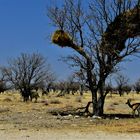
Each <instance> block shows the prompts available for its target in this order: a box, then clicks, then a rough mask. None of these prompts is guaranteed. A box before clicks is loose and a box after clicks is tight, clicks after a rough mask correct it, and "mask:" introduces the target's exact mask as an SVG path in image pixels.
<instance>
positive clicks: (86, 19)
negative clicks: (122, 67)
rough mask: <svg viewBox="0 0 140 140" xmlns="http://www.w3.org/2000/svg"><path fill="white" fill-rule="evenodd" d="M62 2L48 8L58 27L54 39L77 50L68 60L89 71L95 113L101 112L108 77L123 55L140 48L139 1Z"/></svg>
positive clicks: (62, 45) (132, 52)
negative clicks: (60, 4)
mask: <svg viewBox="0 0 140 140" xmlns="http://www.w3.org/2000/svg"><path fill="white" fill-rule="evenodd" d="M63 2H64V3H63V5H62V6H60V7H57V6H54V7H50V8H49V9H48V16H49V18H50V19H51V21H52V23H53V24H54V25H55V27H57V28H58V30H56V32H54V34H53V36H52V41H53V43H55V44H57V45H59V46H61V47H70V48H72V49H73V50H75V52H77V54H75V55H72V56H68V58H69V60H68V62H70V64H71V65H72V66H78V67H79V69H82V71H83V73H84V75H86V76H85V81H86V84H87V86H88V88H89V90H90V91H91V94H92V101H91V103H92V104H93V114H94V115H99V116H101V115H103V111H104V101H105V97H106V92H105V91H104V87H105V82H106V79H107V77H108V76H109V75H110V74H111V73H113V72H116V71H117V67H118V64H119V63H120V62H122V61H123V60H124V58H126V57H127V56H130V55H134V54H137V53H139V51H140V40H139V37H138V36H139V35H140V28H139V26H140V20H139V19H140V6H139V3H140V1H139V0H133V1H128V0H121V1H120V0H109V1H108V0H99V1H96V0H92V1H89V5H88V2H86V3H84V4H83V5H82V1H81V0H64V1H63ZM97 93H99V96H97Z"/></svg>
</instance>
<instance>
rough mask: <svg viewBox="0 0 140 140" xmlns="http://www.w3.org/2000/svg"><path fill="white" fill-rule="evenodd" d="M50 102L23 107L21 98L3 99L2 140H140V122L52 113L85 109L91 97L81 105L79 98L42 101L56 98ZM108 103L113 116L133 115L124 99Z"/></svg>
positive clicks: (0, 99)
mask: <svg viewBox="0 0 140 140" xmlns="http://www.w3.org/2000/svg"><path fill="white" fill-rule="evenodd" d="M47 98H48V97H46V98H44V97H42V98H41V99H40V100H39V102H38V103H31V102H29V103H23V102H22V101H21V100H20V97H19V96H18V95H17V94H14V95H13V94H4V95H0V140H140V127H139V126H140V119H139V118H137V119H133V118H119V119H99V120H98V119H97V120H96V119H93V118H85V117H78V118H77V117H76V116H69V115H68V116H59V115H57V116H54V115H52V114H50V113H49V112H50V110H57V111H58V109H59V108H63V107H65V108H66V107H67V108H68V107H70V105H73V107H75V106H76V105H77V104H78V105H79V106H81V105H82V104H84V102H86V103H87V101H86V100H87V99H86V98H87V97H85V98H84V99H85V101H84V99H83V101H82V102H81V103H79V102H76V101H75V98H76V97H75V96H72V97H70V98H65V97H63V98H55V100H58V101H60V102H61V103H59V104H52V103H49V105H46V104H44V102H42V100H44V99H45V101H49V102H51V101H52V100H54V97H52V98H51V97H50V98H49V99H47ZM108 100H109V101H108V105H109V106H107V107H106V109H109V111H110V112H111V111H114V112H115V113H116V112H117V110H116V109H119V113H121V111H123V113H128V112H129V110H128V109H129V108H128V107H127V106H126V105H125V104H124V101H123V100H124V99H122V98H121V99H118V97H117V100H115V99H114V100H115V101H113V102H112V99H110V98H109V99H108ZM125 100H126V99H125ZM72 101H73V102H72ZM114 102H115V103H116V104H115V105H114V104H113V103H114ZM110 107H111V108H110ZM127 108H128V109H127ZM110 109H111V110H110ZM124 110H125V111H124ZM130 111H131V110H130ZM114 112H111V113H114ZM128 115H129V114H127V116H128Z"/></svg>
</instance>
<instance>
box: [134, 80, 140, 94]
mask: <svg viewBox="0 0 140 140" xmlns="http://www.w3.org/2000/svg"><path fill="white" fill-rule="evenodd" d="M134 90H135V91H136V93H140V79H138V80H137V82H136V83H135V84H134Z"/></svg>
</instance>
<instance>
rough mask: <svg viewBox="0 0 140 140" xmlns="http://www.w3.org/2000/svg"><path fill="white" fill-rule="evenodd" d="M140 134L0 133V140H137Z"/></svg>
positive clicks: (72, 132) (24, 131)
mask: <svg viewBox="0 0 140 140" xmlns="http://www.w3.org/2000/svg"><path fill="white" fill-rule="evenodd" d="M139 139H140V134H120V133H116V134H115V133H114V134H107V133H104V132H96V133H95V132H94V133H88V134H87V133H83V132H77V131H76V132H75V131H71V132H64V131H63V132H60V131H26V130H22V131H13V132H12V131H11V132H7V131H2V130H1V131H0V140H139Z"/></svg>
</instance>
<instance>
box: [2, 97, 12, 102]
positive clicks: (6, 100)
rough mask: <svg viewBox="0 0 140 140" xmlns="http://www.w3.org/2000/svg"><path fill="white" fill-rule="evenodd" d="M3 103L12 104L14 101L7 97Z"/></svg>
mask: <svg viewBox="0 0 140 140" xmlns="http://www.w3.org/2000/svg"><path fill="white" fill-rule="evenodd" d="M3 101H4V102H12V99H10V98H8V97H7V98H5V99H3Z"/></svg>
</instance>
